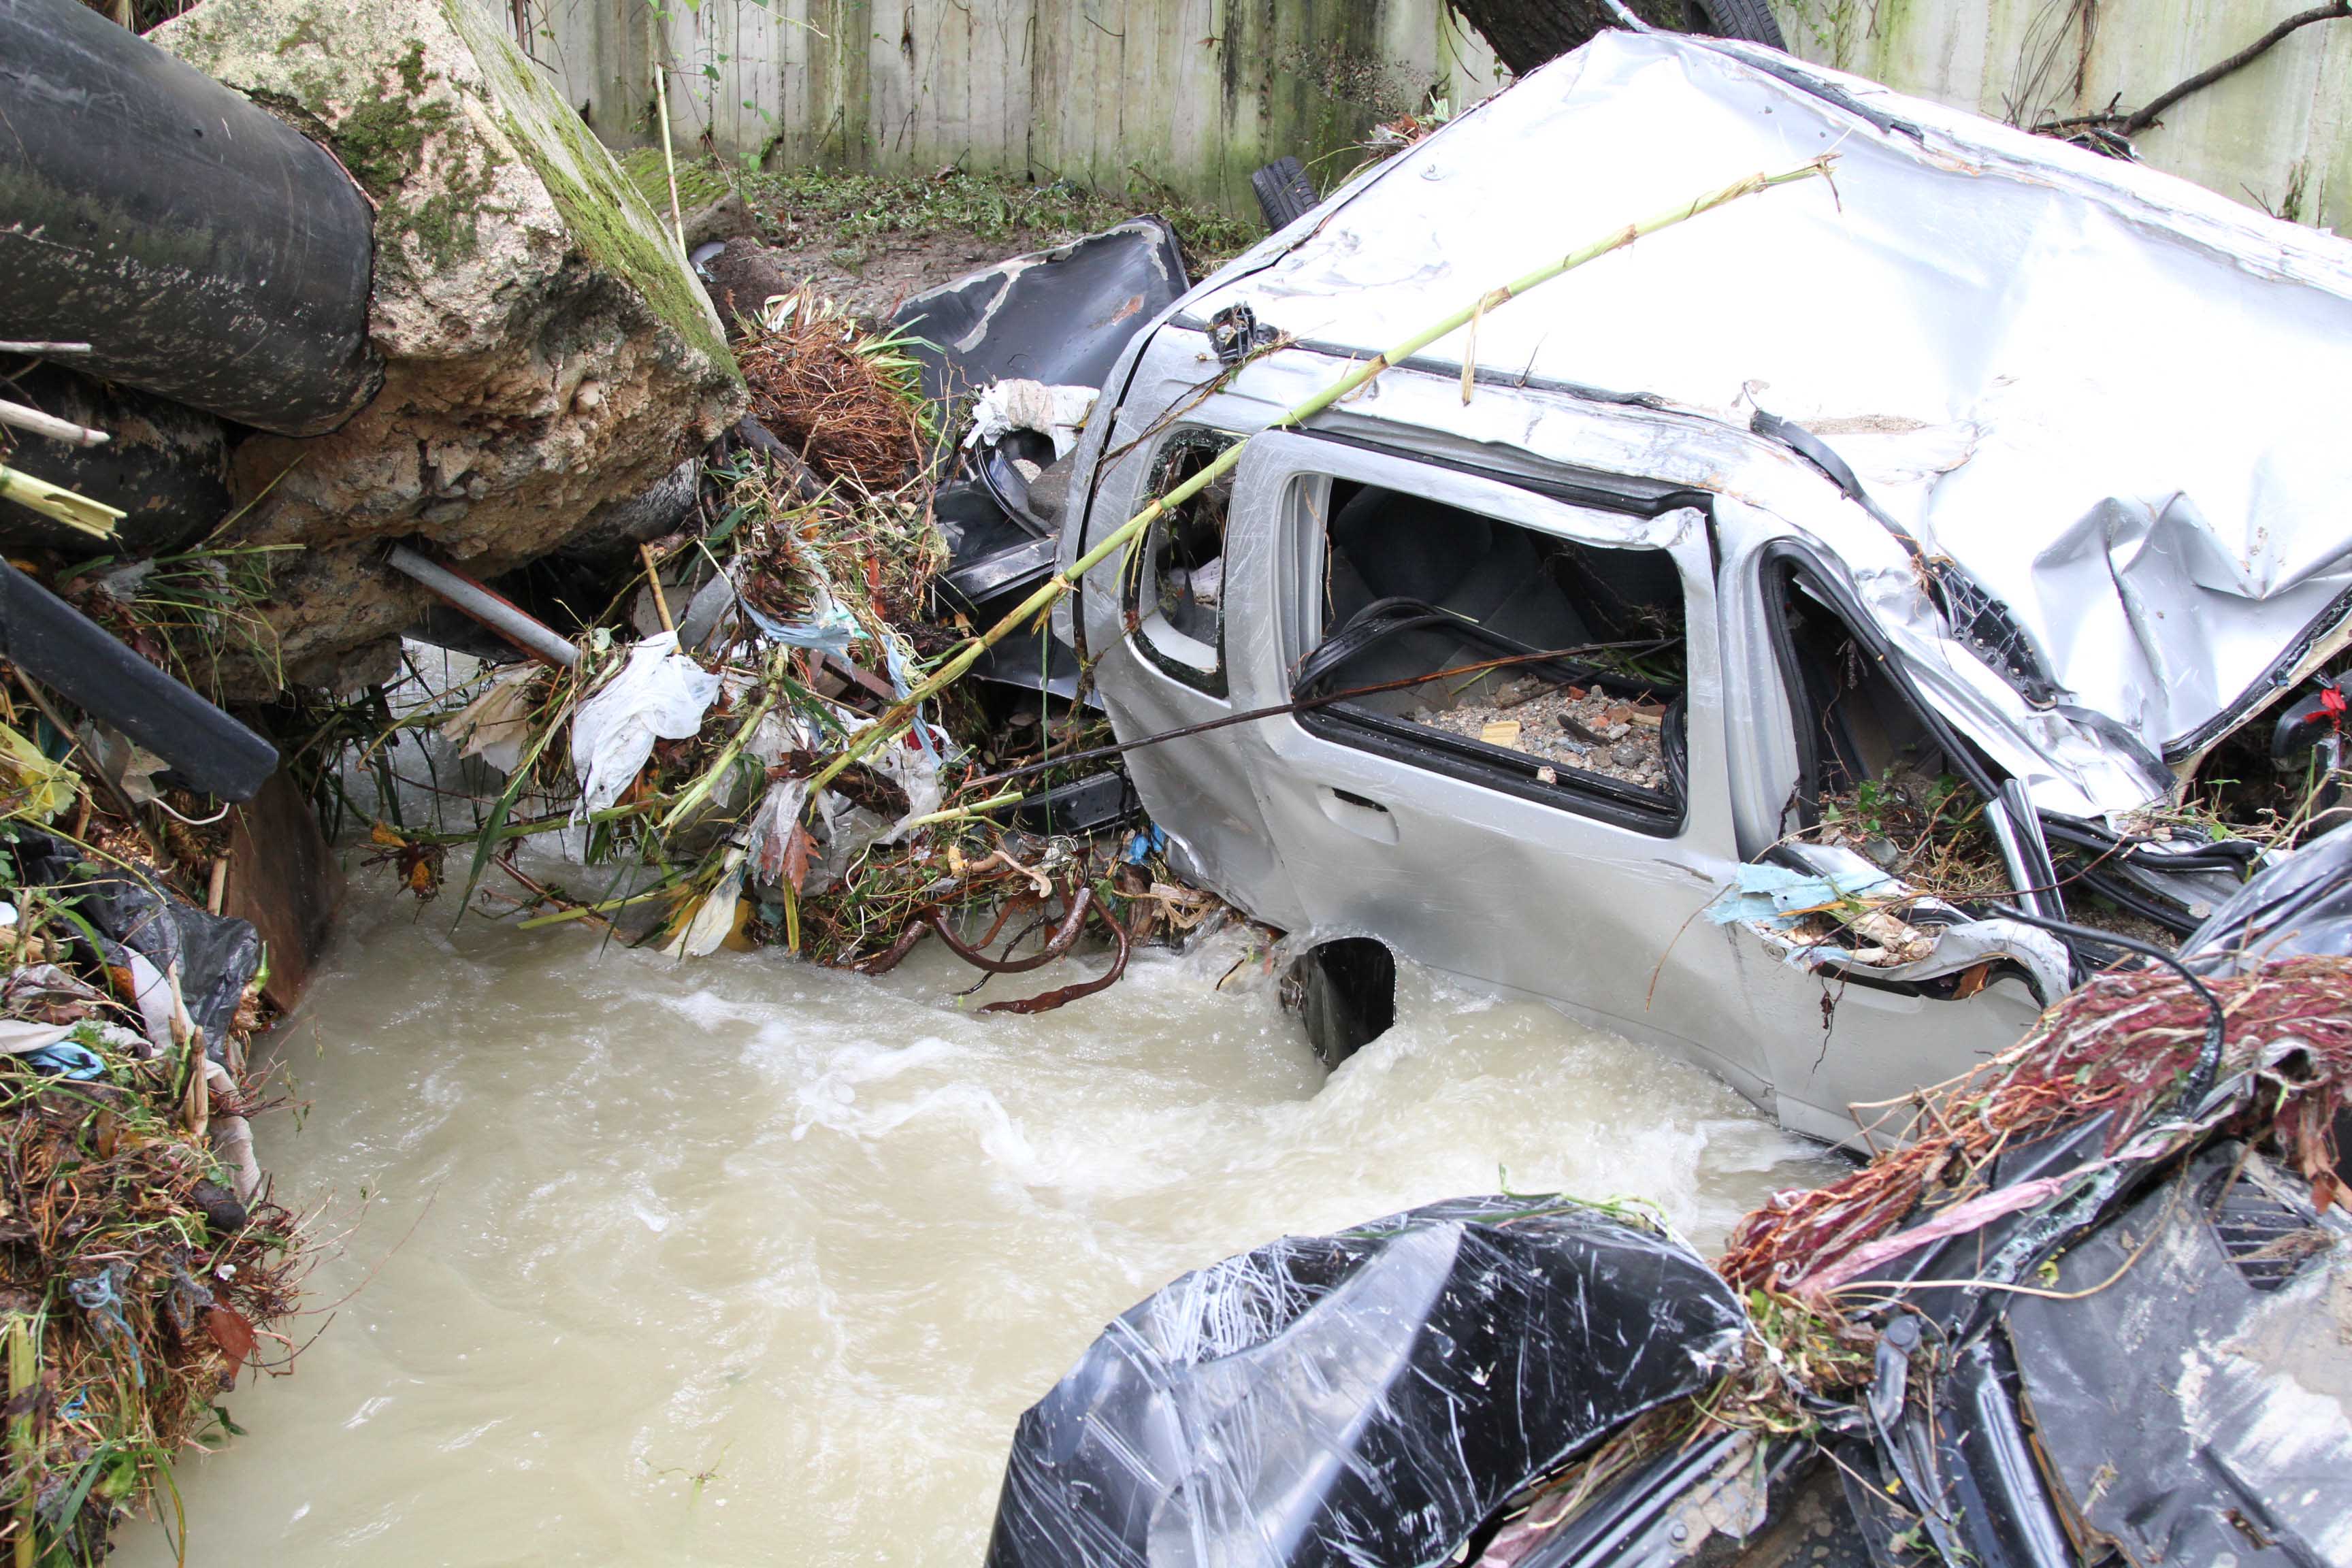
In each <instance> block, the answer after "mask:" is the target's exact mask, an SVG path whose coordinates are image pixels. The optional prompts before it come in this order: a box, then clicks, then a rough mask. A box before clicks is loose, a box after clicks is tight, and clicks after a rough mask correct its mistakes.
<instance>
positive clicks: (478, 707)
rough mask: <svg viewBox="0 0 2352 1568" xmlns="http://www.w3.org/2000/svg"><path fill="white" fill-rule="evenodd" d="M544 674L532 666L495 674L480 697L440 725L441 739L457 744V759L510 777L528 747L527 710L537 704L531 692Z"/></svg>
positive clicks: (528, 717) (543, 671)
mask: <svg viewBox="0 0 2352 1568" xmlns="http://www.w3.org/2000/svg"><path fill="white" fill-rule="evenodd" d="M546 673H547V672H546V671H545V670H544V669H542V668H540V667H539V666H538V665H535V664H518V665H513V666H510V667H509V668H505V669H502V670H500V671H499V673H498V674H496V675H494V676H492V677H491V678H490V683H489V684H488V686H486V687H484V688H483V689H482V690H481V693H480V695H478V696H477V697H476V698H475V699H474V700H472V701H471V702H468V703H467V704H466V705H465V706H464V707H463V708H460V709H458V710H457V712H455V713H452V714H451V715H450V716H449V717H448V719H447V720H446V721H445V722H443V724H442V726H441V738H442V739H443V740H445V741H451V742H457V746H458V752H457V754H458V755H459V756H461V757H479V758H481V759H482V761H483V762H485V763H488V764H489V765H490V766H491V767H494V768H496V769H498V771H499V772H500V773H513V772H514V771H515V769H516V768H518V767H520V765H521V763H522V749H523V748H524V747H525V746H527V745H529V744H530V709H531V704H532V702H533V701H535V700H537V694H536V693H534V692H533V691H532V690H531V688H532V687H533V686H535V685H537V684H538V682H539V679H540V677H541V676H543V675H545V674H546Z"/></svg>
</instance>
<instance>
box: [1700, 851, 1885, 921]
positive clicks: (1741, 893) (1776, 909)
mask: <svg viewBox="0 0 2352 1568" xmlns="http://www.w3.org/2000/svg"><path fill="white" fill-rule="evenodd" d="M1901 891H1902V884H1901V883H1899V882H1897V881H1896V880H1895V879H1894V878H1892V877H1890V876H1888V875H1887V874H1886V873H1885V872H1884V871H1880V870H1876V869H1872V870H1869V871H1841V872H1834V873H1832V874H1831V875H1829V876H1822V875H1819V874H1817V873H1815V872H1811V871H1792V870H1790V868H1787V867H1786V866H1742V867H1741V868H1739V877H1738V880H1737V881H1736V882H1734V883H1733V884H1732V885H1731V886H1730V887H1728V888H1726V889H1724V890H1723V892H1722V893H1721V894H1720V895H1718V896H1717V899H1716V900H1715V902H1713V903H1711V904H1709V905H1708V906H1707V907H1706V918H1707V919H1708V920H1709V921H1713V922H1714V923H1715V924H1717V925H1719V926H1727V925H1730V924H1733V923H1734V922H1738V921H1744V922H1754V923H1760V924H1763V925H1767V926H1769V927H1770V928H1771V929H1772V930H1774V931H1787V930H1788V929H1789V928H1790V927H1791V926H1793V925H1795V924H1796V923H1797V921H1799V919H1801V917H1803V916H1804V915H1806V914H1808V913H1810V912H1811V911H1813V910H1822V909H1827V908H1829V907H1831V906H1832V905H1835V904H1841V903H1847V902H1851V901H1854V900H1868V899H1872V898H1879V897H1892V896H1893V895H1895V894H1896V893H1899V892H1901Z"/></svg>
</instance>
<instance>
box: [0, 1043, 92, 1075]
mask: <svg viewBox="0 0 2352 1568" xmlns="http://www.w3.org/2000/svg"><path fill="white" fill-rule="evenodd" d="M17 1059H18V1060H19V1061H23V1062H26V1063H29V1064H30V1065H31V1066H32V1067H33V1068H36V1069H37V1070H39V1071H41V1072H47V1073H58V1074H62V1075H63V1076H64V1077H67V1078H70V1079H84V1080H87V1079H94V1078H103V1077H105V1076H106V1064H105V1063H104V1062H102V1061H100V1059H99V1057H98V1053H97V1052H95V1051H93V1050H90V1049H89V1048H88V1047H82V1046H77V1045H75V1044H74V1043H73V1042H72V1041H70V1040H59V1041H58V1043H57V1044H56V1045H54V1046H43V1047H40V1048H39V1049H38V1050H32V1051H26V1052H24V1053H23V1054H22V1055H21V1056H19V1057H18V1058H17Z"/></svg>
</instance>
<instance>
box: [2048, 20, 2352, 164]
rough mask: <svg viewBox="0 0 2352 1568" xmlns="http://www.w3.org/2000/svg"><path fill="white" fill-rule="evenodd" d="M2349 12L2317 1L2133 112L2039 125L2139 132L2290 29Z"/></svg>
mask: <svg viewBox="0 0 2352 1568" xmlns="http://www.w3.org/2000/svg"><path fill="white" fill-rule="evenodd" d="M2347 16H2352V0H2328V4H2326V5H2314V6H2313V7H2312V8H2311V9H2310V10H2308V11H2299V12H2297V13H2295V14H2294V16H2289V17H2288V18H2286V20H2284V21H2283V22H2281V23H2280V24H2279V25H2278V26H2275V27H2273V28H2272V29H2271V30H2270V31H2269V32H2267V33H2264V34H2263V36H2262V37H2259V38H2256V39H2255V40H2254V41H2253V42H2252V43H2251V44H2248V45H2247V46H2246V47H2244V48H2242V49H2240V50H2239V51H2238V52H2237V53H2236V54H2234V55H2231V57H2230V58H2228V59H2226V60H2223V61H2221V63H2220V64H2219V65H2214V66H2209V67H2207V68H2205V69H2203V70H2201V71H2199V72H2198V73H2197V74H2196V75H2195V76H2192V77H2190V78H2189V79H2188V80H2186V81H2183V82H2179V83H2177V84H2175V85H2174V86H2172V87H2170V88H2168V89H2165V90H2164V91H2162V92H2159V93H2158V94H2157V95H2156V96H2155V97H2154V98H2152V99H2149V100H2147V103H2146V104H2144V105H2142V106H2141V107H2140V108H2138V109H2136V110H2132V112H2131V113H2129V114H2126V115H2122V116H2117V115H2116V114H2115V113H2113V112H2112V111H2110V112H2108V113H2105V114H2086V115H2082V116H2079V117H2077V118H2075V119H2073V120H2055V121H2051V122H2050V123H2049V124H2047V125H2044V126H2041V127H2038V129H2040V130H2042V131H2044V132H2049V131H2071V130H2074V129H2078V128H2080V127H2083V126H2090V125H2096V126H2106V127H2110V128H2112V129H2113V130H2115V131H2116V132H2117V133H2118V134H2121V135H2124V136H2137V135H2138V134H2139V133H2140V132H2143V131H2145V130H2147V128H2148V127H2149V126H2151V125H2154V124H2155V123H2156V122H2157V117H2158V115H2161V114H2162V113H2163V112H2164V111H2165V110H2168V109H2170V108H2171V107H2172V106H2173V105H2174V104H2176V103H2179V101H2180V100H2182V99H2184V98H2187V97H2188V96H2189V94H2190V93H2192V92H2201V91H2202V90H2204V89H2206V88H2209V87H2211V86H2212V85H2213V84H2214V83H2215V82H2217V81H2220V80H2221V79H2222V78H2223V77H2225V76H2228V75H2230V74H2231V72H2232V71H2239V70H2243V69H2244V68H2246V67H2248V66H2250V65H2252V64H2253V63H2254V61H2256V60H2258V59H2260V58H2262V57H2263V56H2264V55H2266V54H2268V53H2270V51H2271V50H2272V49H2273V48H2275V47H2277V46H2278V45H2279V43H2280V41H2281V40H2283V39H2284V38H2285V37H2287V35H2289V34H2290V33H2294V32H2297V31H2299V30H2300V29H2302V28H2305V27H2308V26H2311V25H2312V24H2313V23H2314V22H2334V21H2339V20H2342V19H2343V18H2345V17H2347Z"/></svg>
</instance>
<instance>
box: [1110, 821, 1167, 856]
mask: <svg viewBox="0 0 2352 1568" xmlns="http://www.w3.org/2000/svg"><path fill="white" fill-rule="evenodd" d="M1167 848H1168V834H1167V830H1166V829H1164V828H1162V827H1161V826H1160V825H1159V824H1158V823H1156V822H1155V823H1153V824H1151V826H1149V827H1144V828H1139V829H1138V830H1137V831H1135V832H1133V833H1130V834H1129V835H1128V836H1127V847H1126V848H1125V849H1123V850H1121V851H1120V852H1119V858H1120V859H1122V860H1125V861H1126V862H1127V863H1128V864H1129V865H1130V866H1140V865H1142V864H1143V863H1144V862H1145V861H1147V860H1149V859H1150V858H1152V857H1153V856H1154V855H1159V854H1163V853H1165V852H1166V850H1167Z"/></svg>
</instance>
